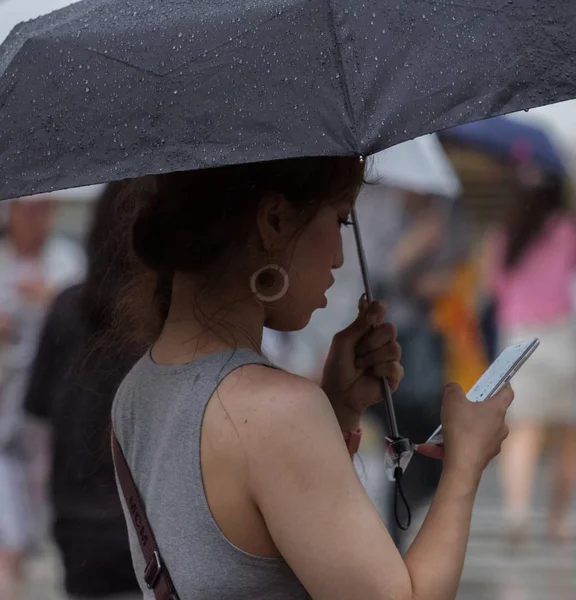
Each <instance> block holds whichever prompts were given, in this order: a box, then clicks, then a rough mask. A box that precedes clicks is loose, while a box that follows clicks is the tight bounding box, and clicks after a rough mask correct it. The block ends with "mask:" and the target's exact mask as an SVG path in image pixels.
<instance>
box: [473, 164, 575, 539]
mask: <svg viewBox="0 0 576 600" xmlns="http://www.w3.org/2000/svg"><path fill="white" fill-rule="evenodd" d="M535 175H537V176H538V177H540V181H535V182H532V183H530V184H529V185H528V184H520V189H519V194H518V197H517V198H516V201H515V203H514V204H513V206H512V208H511V211H510V214H509V215H508V219H507V221H506V223H505V225H504V227H503V228H501V229H497V230H494V231H491V232H490V233H489V234H488V236H487V238H486V243H485V251H484V280H485V282H486V288H487V290H488V291H489V292H490V293H491V294H492V296H493V297H494V298H495V300H496V305H497V324H498V329H499V331H500V337H501V340H500V341H501V346H506V345H508V344H512V343H514V342H518V341H520V340H522V339H526V338H531V337H538V338H540V342H541V345H540V348H539V349H538V352H537V353H536V354H535V355H534V357H533V358H532V359H530V366H529V368H527V369H523V370H522V371H521V372H520V373H518V375H517V376H516V377H515V379H514V383H515V388H516V391H517V398H518V400H517V402H516V403H515V405H514V407H513V409H512V411H511V414H510V417H511V423H512V425H511V432H510V439H509V440H508V441H507V442H506V445H505V446H504V452H503V455H502V462H501V465H502V486H503V488H504V500H505V505H506V511H507V517H508V520H509V523H510V535H511V537H512V540H513V541H519V540H520V539H521V538H522V537H524V533H525V532H526V528H527V524H528V518H529V509H530V498H531V493H532V487H533V481H534V473H535V468H536V464H537V460H538V458H539V456H540V454H541V451H542V447H543V444H544V437H545V431H546V427H547V426H549V425H556V426H560V439H559V444H558V445H557V446H556V450H557V452H556V454H555V471H556V472H555V476H554V485H553V493H552V502H551V505H550V513H549V533H550V534H551V535H552V536H553V537H555V538H559V537H565V536H566V535H567V534H568V530H567V527H566V525H567V523H566V521H567V515H568V509H569V505H570V498H571V493H572V490H573V488H574V485H575V483H576V391H575V390H576V370H575V368H574V366H575V364H576V329H575V328H574V322H573V316H574V308H573V302H572V292H571V286H572V281H573V276H574V267H575V263H576V222H575V221H574V217H573V216H572V215H571V214H570V213H569V211H568V208H567V204H566V194H565V190H564V186H563V182H562V180H561V179H559V178H558V177H555V176H544V175H539V174H538V173H535ZM544 399H545V400H544Z"/></svg>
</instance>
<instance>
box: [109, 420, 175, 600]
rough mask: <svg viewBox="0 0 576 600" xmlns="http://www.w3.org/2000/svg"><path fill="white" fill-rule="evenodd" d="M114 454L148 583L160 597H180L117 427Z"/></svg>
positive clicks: (113, 445) (113, 439)
mask: <svg viewBox="0 0 576 600" xmlns="http://www.w3.org/2000/svg"><path fill="white" fill-rule="evenodd" d="M112 457H113V459H114V466H115V468H116V474H117V475H118V480H119V482H120V487H121V488H122V494H123V495H124V500H125V502H126V506H127V507H128V511H129V513H130V517H131V519H132V523H133V525H134V529H135V530H136V535H137V536H138V542H139V543H140V548H141V550H142V554H143V555H144V560H145V562H146V568H145V570H144V582H145V583H146V585H147V586H148V589H150V590H152V591H153V592H154V598H155V599H156V600H179V599H178V594H177V593H176V589H175V588H174V583H173V582H172V578H171V577H170V573H169V572H168V569H167V567H166V565H165V564H164V563H163V562H162V556H161V555H160V549H159V548H158V544H157V542H156V538H155V537H154V532H153V531H152V526H151V525H150V521H148V517H147V516H146V509H145V508H144V502H143V501H142V497H141V496H140V492H139V491H138V488H137V487H136V482H135V481H134V478H133V477H132V472H131V471H130V467H129V466H128V463H127V462H126V457H125V456H124V452H123V451H122V447H121V446H120V442H119V441H118V438H117V437H116V434H115V433H114V431H112Z"/></svg>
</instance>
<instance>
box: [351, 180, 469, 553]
mask: <svg viewBox="0 0 576 600" xmlns="http://www.w3.org/2000/svg"><path fill="white" fill-rule="evenodd" d="M361 207H362V213H361V215H362V216H361V219H362V223H363V224H365V226H363V230H364V237H365V243H366V253H367V258H368V264H369V266H370V271H371V277H372V283H373V286H374V293H375V295H376V297H379V298H386V301H387V303H388V310H389V312H388V317H389V319H390V321H391V322H392V323H394V325H395V326H396V328H397V329H398V343H399V344H400V346H401V347H402V365H403V366H404V370H405V379H404V381H403V382H402V383H401V384H400V386H399V387H398V390H397V391H396V393H395V394H394V405H395V409H396V416H397V419H398V427H399V429H400V431H401V433H402V435H405V436H407V437H408V438H409V439H411V440H413V441H415V442H423V441H425V440H426V439H427V438H428V436H429V435H430V434H431V433H432V431H433V430H434V429H435V428H436V427H437V425H438V423H439V422H440V405H441V399H442V390H443V386H444V384H445V372H446V362H445V348H444V339H443V336H442V333H441V332H440V331H439V329H438V328H437V327H436V325H435V323H434V322H433V319H432V312H433V308H434V304H435V302H436V300H437V299H438V298H439V297H440V296H441V295H442V294H443V293H444V292H446V291H447V290H448V288H449V286H450V283H451V281H452V276H453V273H454V267H455V262H456V257H457V254H458V252H459V251H460V249H459V248H458V247H457V246H458V244H457V242H462V240H460V239H458V240H456V236H455V233H456V231H457V230H460V231H462V229H461V228H457V227H453V226H452V225H453V221H452V219H451V212H452V207H453V201H452V200H451V199H447V198H440V197H438V196H433V195H430V194H422V193H417V192H414V191H410V190H401V189H391V188H390V189H386V188H385V187H383V186H377V187H374V188H372V189H367V190H365V193H364V197H363V199H362V205H361ZM371 412H372V413H373V414H374V415H375V416H376V417H378V418H379V419H380V421H381V422H382V424H383V426H384V427H386V422H387V421H386V414H385V413H384V405H383V404H377V405H375V406H374V407H373V408H372V409H371ZM440 472H441V468H440V466H439V465H438V463H435V462H434V461H431V460H430V459H427V458H425V457H422V456H415V457H414V458H413V461H412V463H411V464H410V468H409V469H408V470H407V471H406V474H405V477H404V478H403V487H404V491H405V493H406V497H407V499H408V503H409V505H410V506H411V508H412V509H413V510H418V509H421V508H423V507H424V506H425V505H426V503H427V502H428V501H429V499H430V498H431V496H432V494H433V493H434V490H435V489H436V486H437V484H438V480H439V477H440ZM390 500H391V502H394V497H393V495H392V496H391V498H390ZM393 509H394V507H393V506H392V505H391V506H389V508H388V511H387V512H388V520H389V527H390V529H391V531H392V532H394V537H395V541H396V542H397V544H398V545H399V547H402V546H404V545H405V543H406V542H407V537H406V535H404V534H403V533H402V531H401V530H400V529H399V528H398V527H397V525H396V523H395V521H394V519H393V518H392V515H393V512H394V511H393Z"/></svg>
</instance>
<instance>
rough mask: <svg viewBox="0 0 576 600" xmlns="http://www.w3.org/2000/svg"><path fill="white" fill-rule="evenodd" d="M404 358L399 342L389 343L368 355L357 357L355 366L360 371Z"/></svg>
mask: <svg viewBox="0 0 576 600" xmlns="http://www.w3.org/2000/svg"><path fill="white" fill-rule="evenodd" d="M401 358H402V348H400V344H399V343H398V342H395V341H394V342H388V343H387V344H385V345H384V346H381V347H380V348H377V349H376V350H373V351H372V352H370V353H368V354H364V355H362V356H356V359H355V360H354V364H355V365H356V367H357V368H358V369H368V368H370V367H373V366H375V365H379V364H382V363H386V362H393V361H400V359H401Z"/></svg>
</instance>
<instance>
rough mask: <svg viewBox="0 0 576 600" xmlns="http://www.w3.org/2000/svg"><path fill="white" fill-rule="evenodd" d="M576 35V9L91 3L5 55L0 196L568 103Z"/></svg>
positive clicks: (257, 1) (534, 1)
mask: <svg viewBox="0 0 576 600" xmlns="http://www.w3.org/2000/svg"><path fill="white" fill-rule="evenodd" d="M575 28H576V3H575V2H574V1H573V0H547V1H546V2H543V1H542V0H480V1H479V0H453V1H452V0H404V1H403V2H398V1H397V0H394V1H392V0H362V1H360V2H351V1H349V0H244V1H240V0H157V1H155V2H151V1H150V0H84V1H82V2H78V3H77V4H73V5H71V6H69V7H67V8H65V9H62V10H60V11H57V12H55V13H52V14H50V15H47V16H45V17H41V18H40V19H38V20H36V21H33V22H30V23H27V24H25V25H20V26H19V27H17V28H16V29H15V30H14V31H13V33H12V34H11V35H10V36H9V37H8V39H7V40H6V42H5V43H4V45H3V46H2V47H1V48H0V131H1V132H2V133H1V134H0V198H9V197H16V196H22V195H27V194H32V193H37V192H43V191H48V190H53V189H58V188H66V187H75V186H80V185H87V184H91V183H100V182H107V181H111V180H117V179H121V178H127V177H135V176H139V175H144V174H150V173H161V172H167V171H174V170H180V169H196V168H203V167H210V166H214V165H226V164H233V163H243V162H252V161H261V160H271V159H281V158H291V157H297V156H311V155H370V154H372V153H374V152H376V151H378V150H382V149H383V148H385V147H388V146H391V145H393V144H396V143H398V142H401V141H403V140H406V139H408V138H411V137H415V136H418V135H421V134H424V133H427V132H431V131H436V130H440V129H443V128H445V127H448V126H452V125H457V124H461V123H464V122H467V121H473V120H477V119H480V118H483V117H487V116H490V115H496V114H500V113H505V112H510V111H514V110H518V109H522V108H528V107H531V106H536V105H542V104H546V103H549V102H552V101H559V100H564V99H568V98H571V97H573V96H576V64H575V61H574V57H575V56H576V38H575V36H574V29H575Z"/></svg>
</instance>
